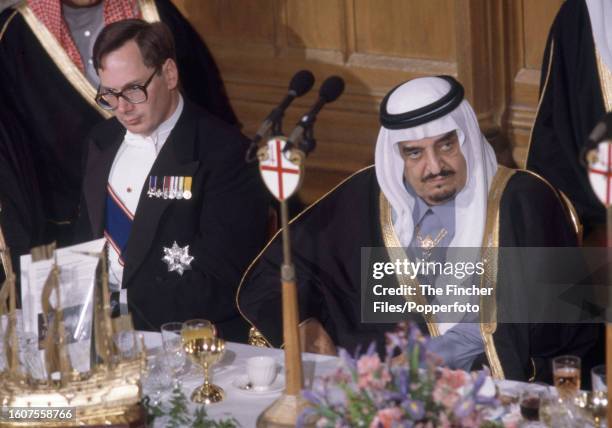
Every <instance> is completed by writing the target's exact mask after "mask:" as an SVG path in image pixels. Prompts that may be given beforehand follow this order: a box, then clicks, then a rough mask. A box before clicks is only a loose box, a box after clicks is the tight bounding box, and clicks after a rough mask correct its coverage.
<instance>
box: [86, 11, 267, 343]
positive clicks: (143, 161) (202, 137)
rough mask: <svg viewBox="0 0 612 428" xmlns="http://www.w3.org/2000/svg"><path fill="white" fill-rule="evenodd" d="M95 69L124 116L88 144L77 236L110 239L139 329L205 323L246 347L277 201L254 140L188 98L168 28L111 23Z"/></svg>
mask: <svg viewBox="0 0 612 428" xmlns="http://www.w3.org/2000/svg"><path fill="white" fill-rule="evenodd" d="M94 66H95V68H96V70H97V72H98V75H99V77H100V86H99V87H98V91H97V95H96V97H95V100H96V102H97V103H98V105H100V107H102V108H104V109H105V110H107V111H111V112H112V113H113V115H114V116H115V117H114V118H113V119H109V120H107V121H105V122H103V123H101V124H100V125H98V126H97V127H95V128H94V130H93V131H92V133H91V135H90V138H89V140H88V144H87V146H88V150H87V159H86V163H85V165H86V168H85V179H84V182H83V192H82V202H81V210H80V216H79V220H78V222H77V235H78V236H79V238H80V240H88V239H94V238H99V237H102V236H104V237H105V238H106V239H107V242H108V244H109V246H108V249H109V282H110V284H111V291H113V292H114V294H113V296H114V299H115V301H117V300H118V301H119V302H123V303H127V306H128V309H129V311H130V312H131V313H132V316H133V319H134V325H135V327H136V328H137V329H146V330H157V329H159V327H160V325H161V324H163V323H165V322H169V321H183V320H187V319H191V318H206V319H209V320H211V321H212V322H213V323H215V324H217V327H218V328H219V330H220V332H221V334H222V335H223V336H225V338H227V339H231V340H245V338H246V328H244V325H243V322H242V321H241V319H240V317H239V316H238V313H237V309H236V307H235V302H234V296H235V290H236V288H237V285H238V282H239V280H240V275H241V274H242V271H243V270H244V269H245V268H246V266H247V264H248V263H249V261H250V260H251V259H252V258H253V257H254V256H255V255H256V254H257V252H258V251H259V250H260V248H261V247H262V246H263V244H264V242H265V237H266V227H265V226H266V219H267V202H268V201H267V196H266V193H265V191H264V189H263V187H262V185H261V180H260V179H259V177H258V176H257V169H256V168H255V167H254V166H253V165H247V164H246V163H245V161H244V154H245V153H244V152H245V149H246V147H247V144H246V143H245V138H244V137H243V136H242V135H241V134H240V132H239V131H238V130H237V129H236V128H235V127H232V126H230V125H227V124H226V123H225V122H222V121H220V120H218V119H216V118H215V117H213V116H212V115H210V114H208V113H206V112H205V111H203V110H201V109H200V108H199V107H197V106H195V105H194V104H192V103H190V102H189V101H188V100H187V99H184V98H183V97H182V95H181V93H180V92H179V76H178V70H177V66H176V60H175V53H174V44H173V39H172V34H171V33H170V31H169V29H168V28H167V27H166V26H165V25H164V24H162V23H154V24H149V23H147V22H144V21H141V20H135V19H132V20H124V21H120V22H116V23H113V24H110V25H109V26H107V27H106V28H105V29H104V30H103V31H102V32H101V33H100V36H99V37H98V39H97V40H96V43H95V45H94ZM123 306H124V305H123Z"/></svg>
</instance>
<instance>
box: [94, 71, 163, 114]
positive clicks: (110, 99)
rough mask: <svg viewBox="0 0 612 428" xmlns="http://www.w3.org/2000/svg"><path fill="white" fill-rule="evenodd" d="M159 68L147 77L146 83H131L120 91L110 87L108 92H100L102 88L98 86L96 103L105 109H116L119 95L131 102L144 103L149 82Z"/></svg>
mask: <svg viewBox="0 0 612 428" xmlns="http://www.w3.org/2000/svg"><path fill="white" fill-rule="evenodd" d="M158 71H159V70H158V69H156V70H155V71H154V72H153V74H151V76H149V78H148V79H147V81H146V82H145V83H144V85H130V86H128V87H127V88H124V89H122V90H120V91H113V90H112V89H108V90H107V91H106V92H103V93H100V88H98V94H97V95H96V103H98V105H99V106H100V107H102V108H103V109H104V110H115V109H116V108H117V106H118V105H119V97H121V98H123V99H124V100H126V101H127V102H128V103H131V104H140V103H144V102H145V101H146V100H147V98H148V96H149V94H148V93H147V87H148V86H149V83H151V81H152V80H153V77H154V76H155V75H156V74H157V72H158Z"/></svg>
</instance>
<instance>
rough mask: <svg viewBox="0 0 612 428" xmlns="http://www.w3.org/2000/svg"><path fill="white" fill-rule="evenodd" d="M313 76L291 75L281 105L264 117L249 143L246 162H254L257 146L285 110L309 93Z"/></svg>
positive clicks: (306, 71) (301, 72) (308, 73)
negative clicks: (294, 101)
mask: <svg viewBox="0 0 612 428" xmlns="http://www.w3.org/2000/svg"><path fill="white" fill-rule="evenodd" d="M314 80H315V79H314V75H313V74H312V73H311V72H310V71H308V70H300V71H298V72H297V73H295V74H294V75H293V77H292V78H291V82H289V91H288V92H287V95H285V98H284V99H283V100H282V101H281V103H280V104H279V105H278V106H277V107H276V108H275V109H274V110H272V111H271V112H270V114H268V116H266V118H265V120H264V121H263V123H262V124H261V126H260V127H259V129H258V130H257V132H256V133H255V137H253V140H252V141H251V145H250V146H249V149H248V151H247V156H246V160H247V162H251V161H252V160H254V153H255V150H256V148H257V144H258V143H259V141H261V139H262V138H263V137H264V136H265V135H266V134H267V133H268V132H269V131H270V129H271V128H272V127H273V126H275V124H278V123H279V122H280V120H281V119H282V117H283V115H284V114H285V110H287V107H289V105H290V104H291V102H292V101H293V100H294V99H295V98H296V97H301V96H302V95H304V94H305V93H306V92H308V91H310V89H311V88H312V86H313V85H314Z"/></svg>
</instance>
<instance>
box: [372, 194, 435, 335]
mask: <svg viewBox="0 0 612 428" xmlns="http://www.w3.org/2000/svg"><path fill="white" fill-rule="evenodd" d="M379 208H380V229H381V231H382V236H383V241H384V243H385V247H387V254H389V260H396V259H400V260H408V255H407V254H406V252H405V251H404V248H403V247H402V244H401V242H400V240H399V238H398V236H397V234H396V233H395V229H394V228H393V217H392V214H391V212H392V209H391V204H389V201H388V200H387V198H386V197H385V194H384V193H383V192H380V197H379ZM397 280H398V284H402V285H403V284H406V285H410V286H411V287H413V288H414V289H415V290H416V295H415V296H408V295H406V296H404V297H405V298H406V300H407V301H411V300H412V298H413V297H414V300H415V301H416V303H417V304H419V305H426V304H427V301H426V299H425V297H424V296H423V295H422V294H421V287H419V284H418V282H417V281H416V279H412V278H410V276H408V275H402V274H397ZM423 318H424V319H425V323H426V324H427V330H429V335H430V336H432V337H436V336H439V335H440V330H439V329H438V324H437V323H436V321H435V319H434V317H433V316H432V315H431V314H424V315H423Z"/></svg>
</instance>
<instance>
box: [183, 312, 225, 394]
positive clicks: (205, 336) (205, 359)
mask: <svg viewBox="0 0 612 428" xmlns="http://www.w3.org/2000/svg"><path fill="white" fill-rule="evenodd" d="M181 338H182V342H183V349H184V350H185V353H186V354H187V356H188V357H189V358H190V359H191V361H193V362H194V363H196V364H198V365H200V366H202V368H203V369H204V384H202V385H201V386H199V387H197V388H196V389H194V391H193V393H192V394H191V401H193V402H194V403H199V404H211V403H218V402H219V401H222V400H223V396H224V391H223V389H222V388H221V387H220V386H217V385H215V384H212V383H210V374H209V369H210V366H212V365H214V364H216V363H218V362H219V360H221V358H222V357H223V354H224V352H225V341H224V340H223V339H219V338H217V337H215V329H214V327H213V325H212V323H211V322H210V321H207V320H199V319H198V320H190V321H187V322H185V323H183V328H182V330H181Z"/></svg>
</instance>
